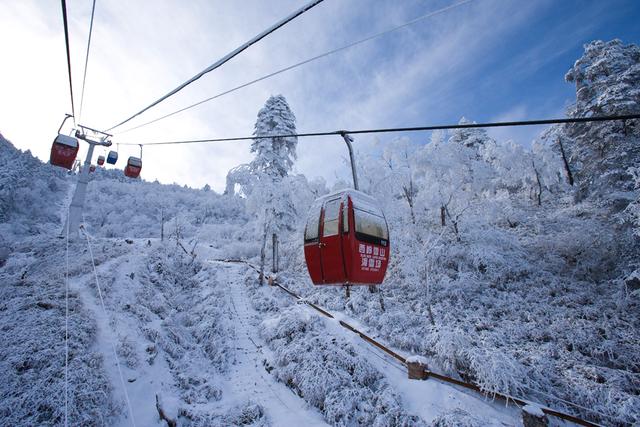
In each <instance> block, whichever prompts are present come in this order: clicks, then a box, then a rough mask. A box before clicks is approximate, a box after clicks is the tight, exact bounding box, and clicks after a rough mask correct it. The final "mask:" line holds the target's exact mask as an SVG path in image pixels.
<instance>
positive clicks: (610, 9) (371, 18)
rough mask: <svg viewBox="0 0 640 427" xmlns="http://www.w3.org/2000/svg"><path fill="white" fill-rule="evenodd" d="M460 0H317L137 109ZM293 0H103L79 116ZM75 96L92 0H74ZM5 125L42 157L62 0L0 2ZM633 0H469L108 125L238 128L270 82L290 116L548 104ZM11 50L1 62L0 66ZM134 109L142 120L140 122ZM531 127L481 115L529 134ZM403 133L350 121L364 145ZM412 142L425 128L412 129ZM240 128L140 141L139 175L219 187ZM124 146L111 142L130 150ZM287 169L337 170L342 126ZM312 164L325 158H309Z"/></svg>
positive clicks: (378, 118)
mask: <svg viewBox="0 0 640 427" xmlns="http://www.w3.org/2000/svg"><path fill="white" fill-rule="evenodd" d="M453 3H455V2H454V1H444V0H437V1H427V0H402V1H398V0H325V1H324V2H323V3H322V4H321V5H319V6H317V7H316V8H314V9H312V10H311V11H309V12H308V13H307V14H305V15H304V16H302V17H300V18H298V19H297V20H296V21H294V22H292V23H291V24H289V25H287V26H286V27H285V28H283V29H281V30H279V31H278V32H277V33H274V34H273V35H271V36H269V37H268V38H267V39H265V40H264V41H262V42H260V43H259V44H258V45H256V46H254V47H252V48H250V49H249V50H247V51H246V52H244V53H243V54H241V55H240V56H239V57H237V58H235V59H234V60H232V61H231V62H229V63H228V64H226V65H225V66H224V67H223V68H221V69H219V70H217V71H215V72H213V73H211V74H209V75H207V76H206V77H204V78H202V79H201V80H200V81H198V82H197V83H195V84H193V85H191V86H190V87H188V88H187V89H186V90H184V91H183V92H181V93H180V94H178V95H177V96H176V97H174V98H172V99H171V100H169V101H168V102H166V103H164V104H162V105H160V106H159V107H158V108H156V109H153V110H151V111H150V112H149V113H148V114H145V115H144V116H143V117H142V118H141V121H140V122H142V121H147V120H150V119H153V118H156V117H158V116H159V115H162V114H163V113H166V112H170V111H173V110H175V109H177V108H179V107H182V106H184V105H187V104H189V103H192V102H195V101H198V100H200V99H202V98H205V97H208V96H211V95H215V94H216V93H219V92H221V91H223V90H226V89H228V88H230V87H233V86H235V85H238V84H242V83H244V82H246V81H249V80H252V79H254V78H256V77H260V76H261V75H263V74H266V73H269V72H271V71H274V70H276V69H279V68H282V67H284V66H287V65H290V64H293V63H295V62H298V61H300V60H304V59H306V58H308V57H310V56H314V55H316V54H318V53H322V52H324V51H327V50H330V49H333V48H336V47H339V46H342V45H344V44H347V43H349V42H351V41H354V40H357V39H360V38H363V37H366V36H368V35H371V34H373V33H376V32H379V31H382V30H385V29H387V28H389V27H392V26H394V25H398V24H402V23H404V22H406V21H409V20H411V19H414V18H415V17H417V16H420V15H424V14H426V13H428V12H430V11H433V10H437V9H439V8H442V7H444V6H447V5H450V4H453ZM302 4H303V2H302V1H295V0H279V1H276V0H273V1H268V2H265V1H261V0H243V1H242V2H232V1H222V0H218V1H209V0H190V1H186V2H176V1H172V0H157V1H154V2H150V1H144V0H140V1H134V0H132V1H128V2H121V1H119V0H98V2H97V10H96V18H95V27H94V34H93V41H92V43H93V44H92V54H91V57H90V62H89V70H88V77H87V86H86V95H85V96H86V99H85V108H84V115H83V116H84V117H83V120H82V121H83V123H84V124H87V125H89V126H92V127H98V128H105V127H108V126H110V125H113V124H114V123H115V122H117V121H119V120H121V119H123V118H125V117H127V116H128V115H129V114H130V113H132V112H134V111H137V110H139V109H140V108H141V107H143V106H145V105H147V104H148V103H149V102H150V101H152V100H154V99H155V98H157V97H159V96H160V95H162V94H164V93H166V92H167V91H168V90H170V89H172V88H174V87H175V86H176V85H178V84H179V83H181V82H182V81H184V80H185V79H187V78H189V77H191V76H192V75H194V74H195V73H197V72H198V71H200V70H202V69H203V68H205V67H206V66H207V65H209V64H210V63H212V62H213V61H215V60H216V59H218V58H219V57H221V56H223V55H224V54H225V53H227V52H229V51H230V50H232V49H234V48H235V47H237V46H238V45H239V44H241V43H242V42H243V41H245V40H247V39H249V38H250V37H251V36H253V35H255V34H256V33H258V32H260V31H262V30H263V29H265V28H266V27H268V26H269V25H270V24H272V23H273V22H274V21H276V20H278V19H280V18H282V17H284V16H285V15H287V14H288V13H290V12H291V11H292V10H294V9H296V8H298V7H300V5H302ZM68 6H69V17H70V31H71V42H72V59H73V69H74V76H73V78H74V85H75V87H74V90H75V91H76V95H77V96H76V98H77V99H76V104H77V105H78V104H79V95H80V83H81V81H82V79H81V77H82V68H83V62H84V56H83V55H84V49H85V46H86V37H87V30H88V23H89V14H90V10H91V1H90V0H82V1H81V0H69V1H68ZM0 9H2V12H3V13H0V37H1V38H2V39H3V40H12V43H2V45H0V55H2V56H1V57H2V58H3V62H4V63H5V65H4V66H3V72H2V78H1V79H0V93H2V94H3V97H2V98H3V99H2V101H3V102H2V103H0V132H2V133H3V135H4V136H5V137H7V138H8V139H10V140H11V141H12V142H13V143H14V144H16V145H17V146H18V147H19V148H22V149H30V150H32V152H33V153H34V154H36V155H37V156H39V157H40V158H42V159H47V158H48V150H49V147H50V143H51V140H52V138H53V136H54V135H55V131H56V130H57V127H58V124H59V122H60V120H61V119H62V117H63V115H64V113H66V112H68V111H70V107H69V101H68V97H69V96H68V92H67V91H68V89H67V86H66V84H67V83H66V79H67V76H66V63H65V57H64V39H63V34H62V24H61V17H60V10H59V4H58V3H57V2H42V1H38V0H24V1H19V2H18V1H12V0H7V1H4V2H2V3H0ZM639 18H640V2H638V1H635V0H630V1H622V0H619V1H615V0H614V1H606V2H604V1H587V0H583V1H577V0H576V1H557V0H535V1H515V0H473V1H472V2H470V3H468V4H465V5H462V6H459V7H458V8H455V9H453V10H450V11H448V12H445V13H443V14H441V15H438V16H435V17H433V18H428V19H426V20H424V21H421V22H419V23H417V24H415V25H413V26H411V27H409V28H405V29H402V30H399V31H397V32H395V33H392V34H388V35H386V36H384V37H382V38H379V39H376V40H374V41H371V42H368V43H366V44H364V45H360V46H357V47H355V48H352V49H349V50H347V51H344V52H341V53H338V54H336V55H333V56H331V57H328V58H324V59H321V60H319V61H316V62H314V63H311V64H308V65H305V66H303V67H301V68H298V69H296V70H293V71H291V72H289V73H285V74H282V75H279V76H277V77H275V78H273V79H269V80H266V81H263V82H261V83H259V84H256V85H254V86H251V87H249V88H246V89H242V90H240V91H238V92H235V93H233V94H230V95H227V96H225V97H222V98H220V99H217V100H214V101H213V102H211V103H208V104H206V105H204V106H201V107H198V108H196V109H193V110H191V111H189V112H186V113H182V114H179V115H176V116H174V117H172V118H170V119H167V120H164V121H162V122H159V123H158V124H156V125H151V126H148V127H146V128H143V129H141V130H139V131H133V132H130V133H126V134H123V135H116V137H115V138H114V141H116V142H117V141H121V142H125V141H126V142H137V141H153V140H164V139H190V138H206V137H225V136H239V135H248V134H250V133H251V132H252V130H253V123H254V122H255V117H256V114H257V112H258V110H259V109H260V108H261V106H262V105H263V104H264V101H265V100H266V99H267V98H268V96H269V95H271V94H279V93H281V94H283V95H284V96H285V97H286V98H287V99H288V101H289V103H290V105H291V107H292V109H293V111H294V113H295V114H296V116H297V118H298V130H299V131H301V132H306V131H316V130H335V129H343V128H347V129H358V128H370V127H398V126H413V125H427V124H442V123H452V122H457V121H458V120H459V119H460V117H462V116H465V117H467V118H468V119H471V120H475V121H489V120H519V119H533V118H547V117H552V116H559V115H562V114H563V111H564V109H565V107H566V106H567V105H568V104H569V103H570V102H572V100H573V98H574V89H573V87H572V85H570V84H568V83H565V82H564V74H565V72H566V71H567V69H568V68H569V67H570V66H571V65H572V64H573V62H574V61H575V60H576V59H577V58H579V57H580V55H581V53H582V45H583V44H584V43H587V42H589V41H591V40H594V39H603V40H609V39H612V38H620V39H622V40H623V41H624V42H625V43H635V44H638V43H639V42H640V28H639V27H640V26H638V25H637V21H638V20H639ZM6 64H11V65H10V66H9V67H7V65H6ZM138 123H139V122H138ZM540 131H541V129H540V128H519V129H500V130H492V131H491V134H492V135H493V136H494V137H495V138H498V139H514V140H515V141H517V142H519V143H521V144H523V145H528V144H529V143H530V142H531V140H532V139H533V138H534V137H535V135H536V134H538V133H539V132H540ZM397 136H400V135H391V134H389V135H377V136H358V138H357V139H356V149H358V150H361V151H365V150H368V149H370V147H371V146H372V142H373V141H374V140H376V139H379V140H380V141H381V142H382V143H383V144H384V142H385V141H390V140H391V139H393V138H394V137H397ZM409 137H410V138H411V140H412V141H414V142H415V143H424V142H426V141H428V140H429V135H428V134H411V135H409ZM248 147H249V143H227V144H210V145H200V146H189V147H186V146H180V147H164V148H160V147H158V148H151V147H149V148H147V149H145V152H144V159H143V160H144V167H143V176H144V178H146V179H151V180H152V179H159V180H160V181H161V182H177V183H180V184H187V185H191V186H196V187H200V186H203V185H204V184H205V183H209V184H211V185H212V186H213V188H214V189H216V190H218V191H220V190H221V189H222V188H223V187H224V177H225V175H226V172H227V170H229V169H230V168H232V167H234V166H236V165H238V164H240V163H244V162H247V161H249V160H250V159H251V154H250V153H249V150H248ZM135 152H136V150H135V149H126V148H124V147H121V155H124V156H126V155H129V154H135ZM298 152H299V160H298V162H297V163H296V171H297V172H300V173H304V174H306V175H307V176H309V177H313V176H323V177H325V179H327V180H328V181H330V182H331V181H333V180H335V178H336V177H347V176H348V173H349V171H348V169H346V167H345V164H344V161H343V159H344V157H345V155H346V153H345V148H344V147H343V143H342V142H341V140H340V139H339V138H315V139H308V140H301V141H300V142H299V145H298ZM319 164H321V165H322V168H318V167H317V165H319Z"/></svg>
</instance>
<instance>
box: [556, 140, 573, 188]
mask: <svg viewBox="0 0 640 427" xmlns="http://www.w3.org/2000/svg"><path fill="white" fill-rule="evenodd" d="M558 145H559V146H560V154H562V162H563V163H564V170H565V172H567V179H568V180H569V185H571V186H573V174H572V173H571V168H570V167H569V160H567V154H566V153H565V151H564V145H562V138H558Z"/></svg>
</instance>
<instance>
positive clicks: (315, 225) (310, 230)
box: [304, 201, 323, 285]
mask: <svg viewBox="0 0 640 427" xmlns="http://www.w3.org/2000/svg"><path fill="white" fill-rule="evenodd" d="M320 221H322V203H318V202H317V201H316V203H314V205H313V206H312V207H311V209H310V211H309V217H308V219H307V226H306V228H305V230H304V258H305V261H306V262H307V269H308V270H309V276H311V281H312V282H313V284H314V285H322V283H323V280H322V261H321V259H320Z"/></svg>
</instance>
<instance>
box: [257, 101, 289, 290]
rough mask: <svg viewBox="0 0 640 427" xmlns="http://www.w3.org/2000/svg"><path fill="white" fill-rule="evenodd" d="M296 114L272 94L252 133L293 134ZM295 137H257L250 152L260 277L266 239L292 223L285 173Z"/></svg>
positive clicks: (287, 171)
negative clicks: (260, 227)
mask: <svg viewBox="0 0 640 427" xmlns="http://www.w3.org/2000/svg"><path fill="white" fill-rule="evenodd" d="M295 122H296V117H295V116H294V114H293V112H292V111H291V108H290V107H289V104H287V100H286V99H285V97H284V96H282V95H277V96H271V97H270V98H269V99H268V100H267V102H266V103H265V105H264V107H263V108H262V109H261V110H260V111H259V112H258V119H257V120H256V124H255V131H254V135H255V136H257V137H263V136H269V135H292V134H295V133H296V124H295ZM297 144H298V138H297V137H291V136H287V137H273V138H256V139H254V140H253V143H252V144H251V152H253V153H256V157H255V158H254V159H253V161H252V162H251V163H250V164H249V170H250V173H251V175H253V177H254V179H253V180H252V181H253V182H254V187H253V190H252V197H251V199H252V200H251V204H252V205H253V207H254V211H255V212H256V213H257V215H258V217H259V219H260V220H261V223H262V224H263V230H262V232H263V234H262V246H261V251H260V281H261V282H262V279H263V277H264V264H265V258H266V246H267V240H268V238H269V237H270V236H271V235H278V234H279V233H280V232H282V231H290V230H291V229H292V227H293V224H295V215H296V213H295V208H294V206H293V201H292V199H291V195H290V194H289V184H288V183H287V176H288V174H289V172H290V171H291V168H292V167H293V161H294V160H295V158H296V145H297Z"/></svg>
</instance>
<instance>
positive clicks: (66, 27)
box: [61, 0, 76, 123]
mask: <svg viewBox="0 0 640 427" xmlns="http://www.w3.org/2000/svg"><path fill="white" fill-rule="evenodd" d="M61 2H62V22H63V24H64V41H65V44H66V46H67V71H68V73H69V94H70V95H71V113H72V115H73V122H74V123H75V122H76V118H75V116H76V110H75V106H74V104H73V83H72V81H71V54H70V53H69V24H68V22H67V2H66V0H61Z"/></svg>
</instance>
